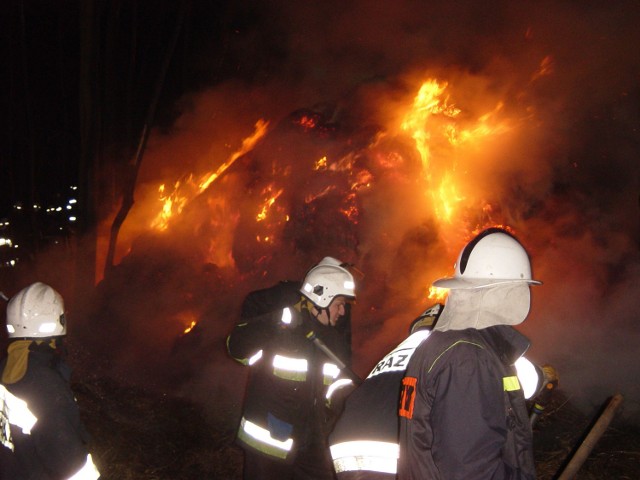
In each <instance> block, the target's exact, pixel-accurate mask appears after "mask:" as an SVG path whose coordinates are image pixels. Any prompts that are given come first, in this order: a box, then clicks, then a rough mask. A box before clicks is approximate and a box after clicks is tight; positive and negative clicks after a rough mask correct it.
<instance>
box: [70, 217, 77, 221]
mask: <svg viewBox="0 0 640 480" xmlns="http://www.w3.org/2000/svg"><path fill="white" fill-rule="evenodd" d="M76 220H77V218H76V217H69V221H70V222H75V221H76Z"/></svg>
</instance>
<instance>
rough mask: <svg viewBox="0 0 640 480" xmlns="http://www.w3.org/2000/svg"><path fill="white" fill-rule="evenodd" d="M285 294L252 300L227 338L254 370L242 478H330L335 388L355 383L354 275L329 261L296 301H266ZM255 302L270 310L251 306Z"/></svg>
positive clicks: (241, 439)
mask: <svg viewBox="0 0 640 480" xmlns="http://www.w3.org/2000/svg"><path fill="white" fill-rule="evenodd" d="M289 285H290V284H289ZM281 287H282V285H281ZM282 289H283V288H280V287H279V288H277V289H273V288H271V289H265V290H264V291H259V292H257V293H256V294H255V295H249V296H248V297H247V298H246V299H245V301H244V304H243V308H242V311H243V313H242V314H241V320H240V323H238V324H237V325H236V326H235V327H234V329H233V330H232V332H231V334H230V335H229V337H228V338H227V349H228V351H229V354H230V355H231V356H232V357H233V358H234V359H235V360H237V361H238V362H240V363H242V364H244V365H248V366H250V367H251V370H250V376H249V382H248V385H247V391H246V396H245V404H244V408H243V413H242V418H241V421H240V426H239V429H238V434H237V441H238V443H239V445H240V446H241V447H242V448H243V449H244V452H245V461H244V473H243V475H244V478H245V479H250V480H260V479H278V480H286V479H332V478H334V474H333V467H332V464H331V459H330V455H329V450H328V447H327V436H328V433H329V431H330V429H331V427H332V422H333V420H334V419H335V417H336V415H337V412H338V411H339V408H340V407H339V404H338V405H337V404H336V402H335V397H336V387H337V386H344V385H348V384H352V381H351V380H350V379H349V375H348V372H347V371H345V370H347V369H348V362H349V358H350V345H349V341H348V328H345V327H344V326H345V320H348V318H347V317H348V316H349V311H350V309H349V303H350V302H351V301H353V300H355V281H354V277H353V275H352V273H351V272H350V271H349V270H348V268H347V266H346V265H344V264H341V263H340V261H339V260H336V259H334V258H331V257H325V258H324V259H323V260H322V261H321V262H319V263H318V264H317V265H316V266H314V267H313V268H311V269H310V270H309V271H308V273H307V274H306V276H305V278H304V281H303V282H302V285H301V286H300V287H299V288H298V289H296V290H295V295H287V296H286V298H285V301H279V300H277V299H275V300H274V299H268V300H264V299H265V297H267V296H268V295H265V292H267V293H270V294H271V293H273V292H276V291H281V290H282ZM256 297H258V298H260V299H261V301H262V300H264V303H266V304H268V305H269V307H270V308H268V309H267V310H268V311H266V312H264V313H260V309H259V308H254V307H253V306H251V305H252V302H253V301H254V299H255V298H256ZM273 306H278V308H276V309H274V308H273ZM341 368H342V369H341ZM342 391H343V392H344V389H342Z"/></svg>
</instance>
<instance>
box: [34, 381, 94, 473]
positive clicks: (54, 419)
mask: <svg viewBox="0 0 640 480" xmlns="http://www.w3.org/2000/svg"><path fill="white" fill-rule="evenodd" d="M41 382H42V383H41V385H40V387H41V391H42V392H43V395H42V396H41V401H38V402H37V405H38V406H37V411H38V414H37V416H38V421H37V422H36V424H35V426H34V428H33V430H32V432H31V437H32V439H33V443H34V446H35V449H36V451H37V452H38V458H39V459H40V461H41V462H42V465H43V466H44V468H45V469H46V470H47V472H48V473H49V475H50V476H51V478H70V477H71V476H72V475H73V474H75V473H76V472H78V471H79V470H80V469H81V468H82V466H83V465H84V463H85V462H86V460H87V455H88V453H89V452H88V448H87V447H88V446H87V443H88V440H89V435H88V433H87V431H86V429H85V427H84V425H83V423H82V420H81V418H80V409H79V407H78V404H77V403H76V401H75V398H74V396H73V392H72V391H71V389H70V388H69V386H68V384H67V383H66V382H65V381H64V380H63V379H62V378H61V377H60V376H59V375H57V374H50V375H45V376H43V377H42V378H41Z"/></svg>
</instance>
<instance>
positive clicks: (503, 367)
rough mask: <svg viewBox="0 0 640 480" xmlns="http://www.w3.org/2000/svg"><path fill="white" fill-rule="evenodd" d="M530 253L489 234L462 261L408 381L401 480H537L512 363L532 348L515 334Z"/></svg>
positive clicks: (503, 235)
mask: <svg viewBox="0 0 640 480" xmlns="http://www.w3.org/2000/svg"><path fill="white" fill-rule="evenodd" d="M538 284H540V282H539V281H536V280H533V279H532V276H531V266H530V261H529V257H528V255H527V252H526V251H525V249H524V248H523V246H522V245H521V244H520V242H519V241H518V240H517V239H516V238H514V237H513V236H512V235H511V234H509V233H508V232H507V231H505V230H502V229H496V228H492V229H488V230H485V231H483V232H482V233H480V234H479V235H478V236H476V237H475V238H474V239H473V240H472V241H471V242H469V243H468V244H467V245H466V246H465V247H464V249H463V250H462V251H461V253H460V255H459V256H458V260H457V263H456V266H455V274H454V276H453V277H451V278H445V279H441V280H437V281H436V282H434V285H435V286H437V287H443V288H449V289H450V290H449V294H448V298H447V301H446V304H445V308H444V310H443V312H442V314H441V315H440V318H439V319H438V323H436V326H435V328H434V330H433V332H432V333H431V335H430V336H429V340H428V341H426V342H424V343H422V344H421V345H420V346H419V347H418V348H417V349H416V351H415V352H414V354H413V356H412V357H411V360H410V361H409V365H408V367H407V370H406V373H405V377H404V378H403V380H402V391H401V396H400V405H399V417H400V437H399V438H400V458H399V462H398V478H399V479H401V480H404V479H450V478H465V479H468V480H472V479H478V480H480V479H487V478H495V479H498V478H502V479H506V478H509V479H514V480H533V479H535V468H534V461H533V445H532V432H531V425H530V422H529V418H528V414H527V407H526V404H525V396H524V393H523V389H522V386H521V383H520V381H519V380H518V376H517V372H516V367H515V364H516V362H517V361H518V359H519V358H521V357H522V356H523V354H524V353H525V351H526V350H527V349H528V347H529V341H528V340H527V338H525V337H524V336H523V335H522V334H520V333H519V332H518V331H517V330H515V329H514V328H513V325H518V324H520V323H522V322H523V321H524V320H525V318H526V317H527V315H528V313H529V308H530V303H531V302H530V285H538Z"/></svg>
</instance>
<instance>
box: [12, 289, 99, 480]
mask: <svg viewBox="0 0 640 480" xmlns="http://www.w3.org/2000/svg"><path fill="white" fill-rule="evenodd" d="M66 333H67V323H66V319H65V311H64V301H63V299H62V296H61V295H60V294H59V293H58V292H57V291H55V290H54V289H53V288H51V287H50V286H49V285H46V284H44V283H41V282H36V283H33V284H32V285H29V286H28V287H26V288H24V289H22V290H21V291H19V292H18V293H17V294H16V295H15V296H13V297H12V298H11V300H9V304H8V305H7V334H8V337H9V341H10V343H9V346H8V348H7V353H8V355H7V357H6V358H4V359H3V360H2V362H1V363H0V375H1V376H0V381H1V385H2V387H3V388H2V389H0V391H4V392H5V397H6V401H4V402H2V403H3V406H4V415H5V417H6V419H7V422H8V428H5V429H3V430H2V432H0V435H2V444H3V446H0V448H2V449H3V452H2V454H3V456H2V464H1V465H0V478H3V479H4V478H7V479H11V480H23V479H24V480H26V479H39V480H96V479H98V478H99V477H100V473H99V472H98V470H97V468H96V466H95V464H94V463H93V460H92V457H91V455H90V454H89V451H88V449H87V443H88V434H87V432H86V430H85V428H84V425H83V423H82V421H81V419H80V412H79V409H78V405H77V404H76V401H75V398H74V395H73V392H72V390H71V388H70V386H69V376H70V369H69V367H68V365H67V364H66V363H65V362H64V359H63V356H62V353H61V350H63V349H62V347H61V345H62V338H63V337H64V336H65V335H66Z"/></svg>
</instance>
